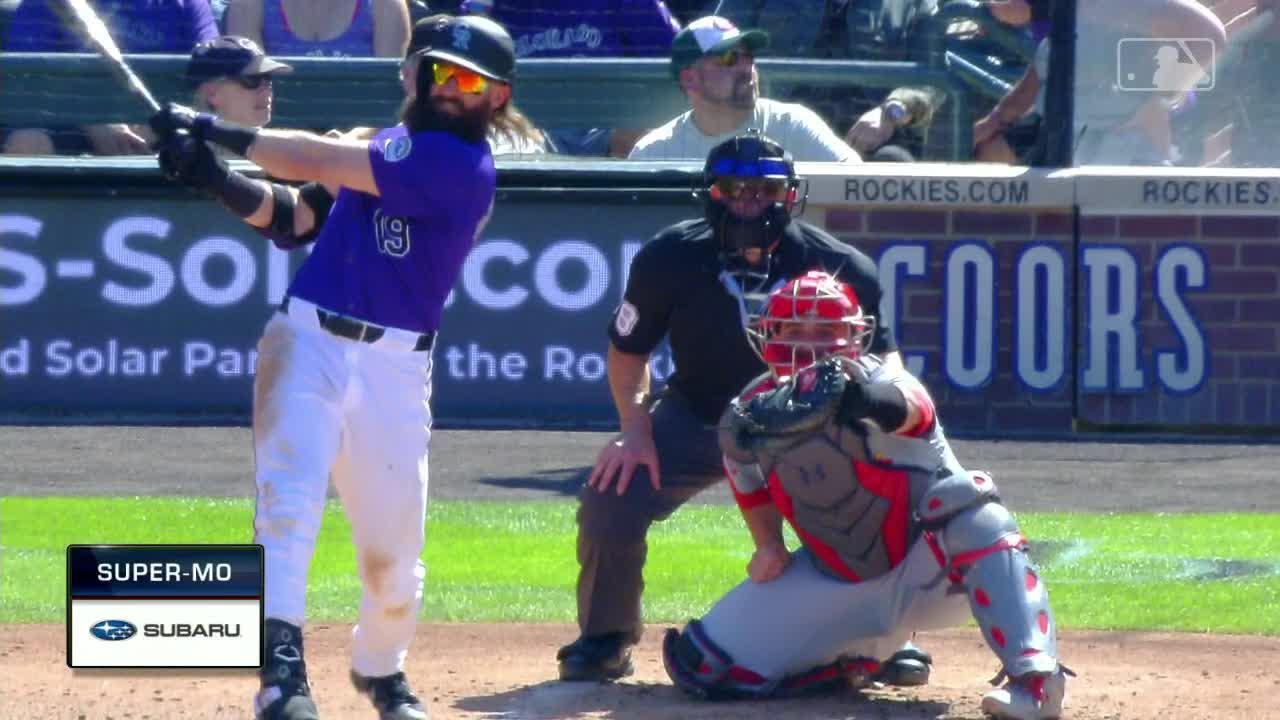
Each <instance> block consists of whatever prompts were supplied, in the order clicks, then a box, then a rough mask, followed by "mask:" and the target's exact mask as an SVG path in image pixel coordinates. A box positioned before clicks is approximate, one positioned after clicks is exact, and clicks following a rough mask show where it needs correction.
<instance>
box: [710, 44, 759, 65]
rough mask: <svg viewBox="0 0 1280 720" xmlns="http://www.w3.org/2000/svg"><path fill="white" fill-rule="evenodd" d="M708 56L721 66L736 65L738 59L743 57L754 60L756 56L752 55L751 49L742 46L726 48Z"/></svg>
mask: <svg viewBox="0 0 1280 720" xmlns="http://www.w3.org/2000/svg"><path fill="white" fill-rule="evenodd" d="M708 57H710V58H711V60H712V62H714V63H715V64H717V65H720V66H722V67H727V68H729V67H733V66H734V65H737V64H738V61H739V60H742V59H743V58H746V59H747V61H748V62H750V61H752V60H755V57H756V56H755V55H752V54H751V51H749V50H743V49H742V48H733V49H732V50H726V51H724V52H722V53H720V54H719V55H710V56H708Z"/></svg>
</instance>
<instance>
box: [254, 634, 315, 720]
mask: <svg viewBox="0 0 1280 720" xmlns="http://www.w3.org/2000/svg"><path fill="white" fill-rule="evenodd" d="M262 640H263V644H264V645H265V646H266V651H267V661H266V664H265V665H263V666H262V669H261V670H260V671H258V674H259V676H260V677H261V678H262V690H260V691H259V692H258V695H257V697H255V698H254V702H253V705H254V718H256V720H318V719H319V717H320V716H319V713H317V712H316V704H315V702H313V701H312V700H311V686H310V685H309V684H308V683H307V664H306V662H305V661H304V660H303V658H302V628H300V627H298V626H297V625H292V624H290V623H287V622H284V621H283V620H276V619H275V618H267V622H266V626H265V627H264V629H263V636H262Z"/></svg>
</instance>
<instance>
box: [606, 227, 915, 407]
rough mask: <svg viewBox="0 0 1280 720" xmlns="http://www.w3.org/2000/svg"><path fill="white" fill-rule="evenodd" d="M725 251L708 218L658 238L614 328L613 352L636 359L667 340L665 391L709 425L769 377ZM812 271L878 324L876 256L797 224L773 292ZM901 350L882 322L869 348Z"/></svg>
mask: <svg viewBox="0 0 1280 720" xmlns="http://www.w3.org/2000/svg"><path fill="white" fill-rule="evenodd" d="M719 250H720V246H719V244H718V242H717V241H716V238H715V236H714V234H713V233H712V230H711V226H710V225H709V224H707V221H706V220H685V221H683V222H679V223H676V224H675V225H672V226H670V227H668V228H666V229H664V230H662V231H661V232H659V233H658V234H657V235H656V236H654V238H653V239H652V240H650V241H649V242H648V243H646V244H645V245H644V247H642V248H641V249H640V251H639V252H638V253H637V254H636V256H635V259H634V260H632V262H631V273H630V277H629V278H628V280H627V289H626V293H625V294H624V296H623V302H622V304H621V305H619V306H618V309H617V310H615V311H614V314H613V321H612V322H610V324H609V339H610V340H611V341H612V342H613V345H614V347H616V348H617V349H618V350H621V351H622V352H626V353H633V354H637V355H648V354H649V353H651V352H653V350H654V348H656V347H657V346H658V343H660V342H662V338H663V337H664V336H665V335H667V334H668V333H669V334H670V337H671V340H670V343H671V352H672V355H673V356H674V357H673V359H674V361H675V372H674V373H673V374H672V376H671V377H670V378H668V379H667V384H668V385H670V386H671V387H672V388H674V389H675V390H677V391H679V392H680V393H681V394H682V395H684V396H685V397H686V398H688V399H689V402H690V404H691V405H692V406H693V410H694V412H695V413H697V415H698V417H699V419H701V420H702V421H703V422H706V423H709V424H713V423H716V422H718V421H719V419H720V415H721V413H723V412H724V409H725V408H726V407H727V406H728V404H729V401H730V400H732V399H733V397H734V396H735V395H737V394H738V393H739V392H741V390H742V388H744V387H745V386H746V385H747V383H748V382H750V381H751V380H752V379H754V378H755V377H757V376H759V375H760V374H761V373H763V372H764V371H765V365H764V362H763V361H761V360H760V357H759V356H758V355H756V353H755V351H753V350H752V349H751V345H750V344H749V343H748V341H747V335H746V331H745V329H744V327H743V320H742V313H741V311H740V309H739V301H738V299H737V298H736V297H734V295H733V294H731V292H730V290H729V288H728V286H727V285H726V284H725V280H724V279H722V277H721V276H722V274H726V271H725V270H724V266H723V265H722V264H721V262H720V260H719ZM809 270H826V271H827V272H830V273H832V274H834V275H835V276H836V277H838V278H840V279H841V280H843V281H845V282H847V283H849V284H850V285H852V286H853V289H854V292H856V293H857V294H858V300H859V301H860V302H861V304H862V306H863V309H864V311H865V312H866V313H868V314H870V315H874V316H876V318H877V319H878V318H879V317H881V313H880V312H879V308H880V298H881V296H882V295H883V294H884V293H883V292H882V290H881V288H880V280H879V277H878V276H877V274H876V265H875V263H874V262H873V261H872V260H871V258H869V257H867V256H866V255H864V254H863V253H862V252H860V251H858V250H856V249H854V248H852V247H850V246H849V245H846V244H844V243H842V242H840V241H839V240H837V239H835V238H834V237H832V236H831V235H829V234H827V233H826V232H825V231H824V230H822V229H821V228H818V227H816V226H814V225H811V224H809V223H806V222H802V221H800V220H793V221H792V222H791V224H790V225H788V226H787V229H786V231H785V232H784V234H783V236H782V241H781V242H780V243H779V244H778V248H777V250H775V251H774V253H773V257H772V262H771V263H770V268H769V283H768V287H769V288H770V289H772V288H773V287H774V286H776V285H777V284H778V283H779V282H780V281H783V280H789V279H791V278H794V277H796V276H798V275H801V274H803V273H804V272H807V271H809ZM730 282H732V281H730ZM897 347H898V346H897V343H896V342H894V339H893V333H892V331H891V330H890V329H889V328H888V327H887V326H886V325H883V324H881V323H876V331H875V336H874V337H873V338H872V341H871V351H872V352H874V353H878V354H882V353H886V352H891V351H893V350H896V349H897Z"/></svg>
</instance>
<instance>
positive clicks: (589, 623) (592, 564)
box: [578, 388, 725, 642]
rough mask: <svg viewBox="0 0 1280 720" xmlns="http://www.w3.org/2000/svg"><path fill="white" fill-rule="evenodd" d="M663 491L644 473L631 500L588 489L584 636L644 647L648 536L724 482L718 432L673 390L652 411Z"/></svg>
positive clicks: (582, 522)
mask: <svg viewBox="0 0 1280 720" xmlns="http://www.w3.org/2000/svg"><path fill="white" fill-rule="evenodd" d="M650 416H651V418H652V420H653V440H654V445H655V446H656V447H657V452H658V468H659V471H660V473H661V480H662V489H660V490H654V489H653V485H652V484H650V482H649V471H648V469H647V468H644V467H641V468H639V469H638V470H636V473H635V476H634V477H632V479H631V485H630V486H629V487H628V488H627V491H626V493H625V494H623V495H621V496H619V495H618V494H617V493H616V492H614V486H612V485H611V486H610V487H609V489H608V491H606V492H603V493H601V492H597V491H596V490H595V489H594V488H590V487H586V486H583V488H582V492H581V494H580V496H579V500H580V503H579V505H578V564H579V565H580V566H581V569H580V571H579V573H578V627H579V628H580V629H581V630H582V634H583V635H599V634H603V633H613V632H621V633H625V634H626V635H627V636H629V638H630V640H631V641H632V642H638V641H639V640H640V635H641V632H642V631H643V630H644V626H643V624H642V623H641V621H640V594H641V593H642V592H643V591H644V577H643V570H644V562H645V558H646V557H647V555H648V549H649V546H648V543H647V542H646V540H645V536H646V535H647V534H648V532H649V526H651V525H652V524H653V523H654V522H655V521H659V520H665V519H666V518H668V517H670V516H671V514H672V513H673V512H675V510H676V508H678V507H680V506H681V505H683V504H684V503H685V501H687V500H689V499H690V498H692V497H693V496H694V495H696V494H698V492H700V491H701V490H703V489H705V488H708V487H710V486H712V485H714V484H715V483H717V482H719V481H720V480H722V479H723V478H724V477H725V474H724V465H723V460H722V457H721V454H720V444H719V439H718V437H717V433H716V430H715V426H714V425H708V424H706V423H704V422H702V421H701V420H699V419H698V417H697V416H695V415H694V414H693V411H692V409H691V408H690V407H689V403H688V401H687V400H686V399H685V398H684V396H682V395H681V394H680V393H678V392H676V391H674V390H672V389H671V388H667V389H665V390H663V391H662V393H661V394H660V395H659V396H658V399H657V400H656V401H655V402H654V405H653V407H652V408H651V410H650Z"/></svg>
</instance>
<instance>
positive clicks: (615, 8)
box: [493, 0, 680, 58]
mask: <svg viewBox="0 0 1280 720" xmlns="http://www.w3.org/2000/svg"><path fill="white" fill-rule="evenodd" d="M493 19H494V20H497V21H498V22H500V23H502V24H503V25H504V26H505V27H506V28H507V31H508V32H510V33H511V38H512V40H514V41H515V43H516V57H521V58H525V57H654V56H666V55H669V54H671V41H672V40H673V39H674V38H675V36H676V32H678V31H679V30H680V25H679V23H677V22H676V21H675V19H674V18H672V17H671V13H670V12H668V11H667V6H666V5H664V4H663V3H662V2H661V1H660V0H535V1H533V2H523V3H503V2H498V3H496V4H495V7H494V10H493Z"/></svg>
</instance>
